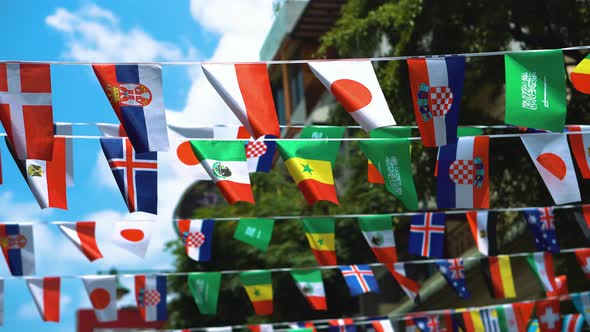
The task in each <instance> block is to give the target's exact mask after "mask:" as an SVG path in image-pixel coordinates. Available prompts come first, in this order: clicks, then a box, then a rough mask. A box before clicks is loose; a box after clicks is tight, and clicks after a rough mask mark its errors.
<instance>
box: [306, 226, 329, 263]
mask: <svg viewBox="0 0 590 332" xmlns="http://www.w3.org/2000/svg"><path fill="white" fill-rule="evenodd" d="M303 228H304V229H305V236H306V237H307V241H309V246H310V247H311V250H312V251H313V254H314V256H315V259H316V260H317V261H318V264H320V265H336V264H337V263H336V247H335V242H336V241H335V236H334V218H303Z"/></svg>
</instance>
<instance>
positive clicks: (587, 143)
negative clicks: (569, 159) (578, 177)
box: [567, 126, 590, 179]
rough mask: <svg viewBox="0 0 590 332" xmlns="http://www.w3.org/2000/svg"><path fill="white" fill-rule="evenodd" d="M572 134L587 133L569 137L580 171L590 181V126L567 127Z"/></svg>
mask: <svg viewBox="0 0 590 332" xmlns="http://www.w3.org/2000/svg"><path fill="white" fill-rule="evenodd" d="M567 130H568V131H571V132H585V133H580V134H571V135H567V137H568V140H569V141H570V147H571V149H572V152H573V154H574V159H575V160H576V164H578V169H580V173H581V174H582V177H583V178H584V179H590V153H589V152H590V126H567Z"/></svg>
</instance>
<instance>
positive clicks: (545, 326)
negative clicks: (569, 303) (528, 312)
mask: <svg viewBox="0 0 590 332" xmlns="http://www.w3.org/2000/svg"><path fill="white" fill-rule="evenodd" d="M535 312H536V313H537V319H539V326H540V328H541V331H542V332H550V331H555V332H561V317H560V316H559V299H556V298H554V299H545V300H539V301H537V302H536V303H535Z"/></svg>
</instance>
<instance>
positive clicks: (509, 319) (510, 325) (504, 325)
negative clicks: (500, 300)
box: [496, 304, 528, 332]
mask: <svg viewBox="0 0 590 332" xmlns="http://www.w3.org/2000/svg"><path fill="white" fill-rule="evenodd" d="M496 312H497V314H498V323H499V325H500V331H502V332H504V331H506V332H508V331H514V332H521V331H522V332H524V331H526V323H525V322H523V321H522V320H521V319H520V317H519V316H518V314H517V312H516V311H515V310H514V308H513V307H512V304H504V305H500V306H497V307H496ZM527 322H528V320H527Z"/></svg>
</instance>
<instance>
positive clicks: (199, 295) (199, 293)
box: [188, 272, 221, 315]
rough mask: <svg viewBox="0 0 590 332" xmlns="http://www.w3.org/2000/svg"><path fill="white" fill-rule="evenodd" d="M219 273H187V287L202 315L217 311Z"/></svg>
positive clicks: (213, 313) (219, 283)
mask: <svg viewBox="0 0 590 332" xmlns="http://www.w3.org/2000/svg"><path fill="white" fill-rule="evenodd" d="M220 285H221V273H219V272H193V273H190V274H189V275H188V288H189V289H190V290H191V294H192V295H193V298H194V299H195V303H196V304H197V307H198V308H199V311H200V312H201V314H202V315H215V314H216V313H217V300H218V299H219V287H220Z"/></svg>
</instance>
